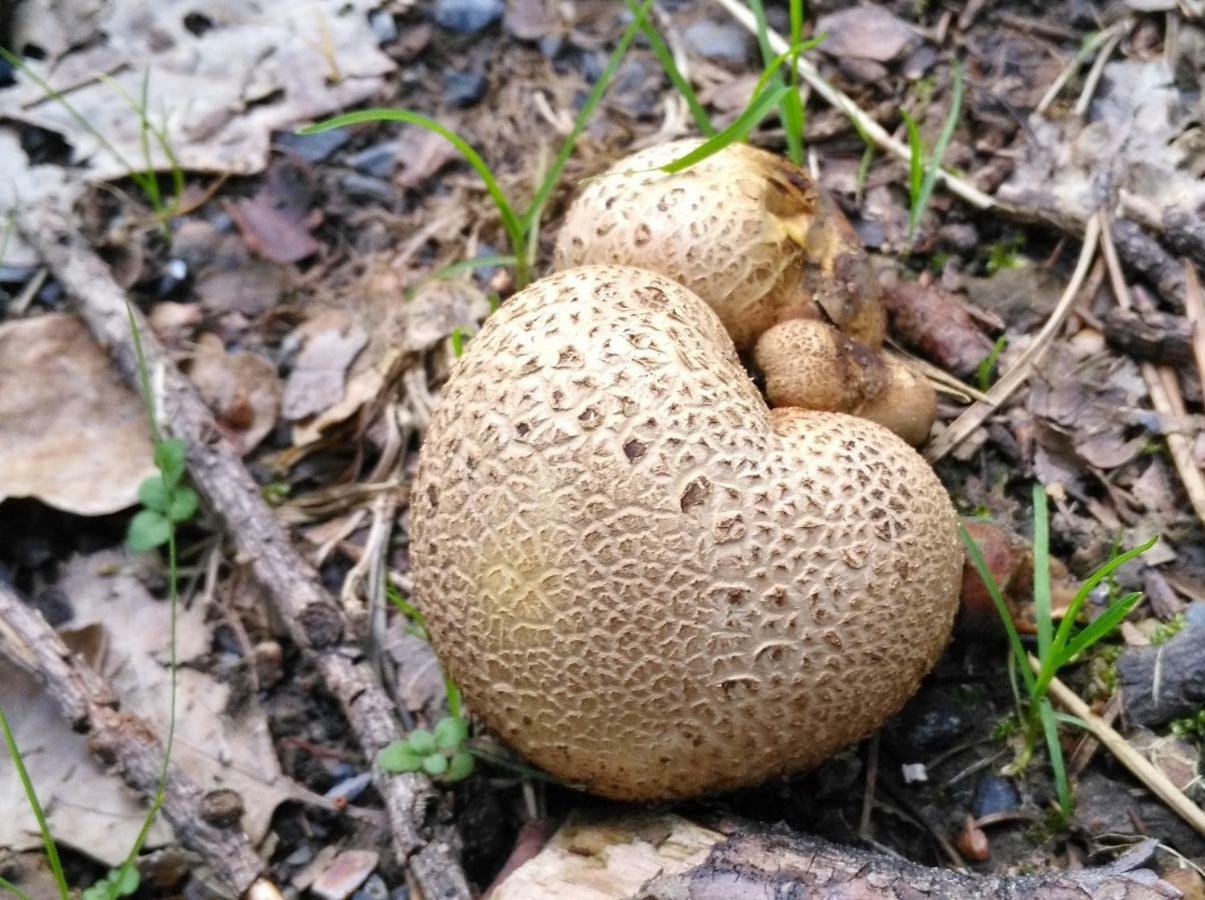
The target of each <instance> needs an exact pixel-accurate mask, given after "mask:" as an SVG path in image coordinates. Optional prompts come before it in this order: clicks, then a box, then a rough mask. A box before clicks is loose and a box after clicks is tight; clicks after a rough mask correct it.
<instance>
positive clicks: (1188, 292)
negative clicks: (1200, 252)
mask: <svg viewBox="0 0 1205 900" xmlns="http://www.w3.org/2000/svg"><path fill="white" fill-rule="evenodd" d="M1184 312H1185V313H1186V314H1187V317H1188V323H1189V325H1190V326H1191V327H1192V355H1193V359H1194V360H1195V361H1196V364H1197V378H1199V379H1200V381H1201V396H1202V397H1205V300H1202V299H1201V280H1200V279H1199V278H1198V277H1197V270H1196V268H1195V267H1194V266H1193V264H1192V263H1191V262H1189V261H1188V260H1187V259H1186V260H1184Z"/></svg>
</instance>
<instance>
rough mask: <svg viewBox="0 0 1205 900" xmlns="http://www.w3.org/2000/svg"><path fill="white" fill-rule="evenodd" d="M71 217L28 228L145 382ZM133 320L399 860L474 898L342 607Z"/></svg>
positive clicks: (166, 401)
mask: <svg viewBox="0 0 1205 900" xmlns="http://www.w3.org/2000/svg"><path fill="white" fill-rule="evenodd" d="M71 222H72V219H71V217H70V215H69V214H68V213H67V212H65V211H63V210H60V209H56V208H54V207H53V206H51V205H50V204H45V205H39V206H36V207H31V208H29V209H24V210H21V211H20V213H19V214H18V227H19V228H20V230H21V232H22V233H23V234H24V235H25V237H26V239H27V240H28V241H29V243H30V244H31V245H33V246H34V247H35V248H36V249H37V250H38V252H39V253H40V254H41V255H42V257H43V259H44V261H45V262H46V264H47V265H48V266H49V268H50V269H51V271H52V272H54V274H55V277H56V278H58V280H59V282H60V283H61V284H62V285H63V287H64V288H65V289H66V290H67V292H68V293H69V294H71V295H73V296H74V298H75V300H76V303H77V305H78V308H79V311H80V313H81V314H82V316H83V318H84V319H85V321H86V322H87V324H88V326H89V328H90V329H91V330H92V332H93V334H94V335H95V336H96V338H97V340H98V341H99V342H100V343H101V344H102V345H103V346H105V347H107V348H108V349H109V352H110V354H111V355H112V356H113V358H114V360H115V362H116V363H117V365H118V368H119V369H120V370H121V372H122V373H123V375H124V376H125V377H126V379H127V381H128V382H129V383H130V384H131V385H133V386H135V387H137V385H138V383H139V379H138V376H137V362H136V358H135V354H134V347H133V343H132V341H131V338H130V326H129V320H128V317H127V301H126V297H125V294H124V292H123V291H122V290H121V288H119V287H118V286H117V284H116V283H114V281H113V279H112V277H111V276H110V274H109V271H108V269H107V268H106V266H105V264H104V262H103V261H102V260H101V259H100V257H98V256H97V255H96V253H95V252H93V250H92V248H91V247H90V246H88V244H87V242H86V241H84V239H83V238H82V237H81V236H80V234H79V233H78V231H76V229H75V227H74V226H73V225H72V224H71ZM135 317H136V320H137V324H138V327H139V330H140V331H141V333H142V344H143V349H144V352H145V356H146V360H147V364H148V366H149V368H150V371H151V373H152V384H154V385H156V394H157V395H159V396H160V397H161V403H160V408H161V416H162V425H163V427H164V429H165V430H166V431H167V432H168V433H169V434H171V435H172V436H174V437H177V438H179V439H181V440H182V441H183V442H184V444H185V446H186V448H187V460H188V469H189V473H190V474H191V476H192V479H193V482H194V483H195V485H196V486H197V488H198V489H199V490H200V492H201V493H202V494H203V495H204V496H205V498H206V500H207V501H208V503H209V506H210V508H211V509H212V510H213V511H214V512H215V513H216V514H217V516H218V517H219V518H220V519H221V520H222V522H223V523H224V524H225V525H226V528H227V531H228V533H229V536H230V538H231V539H232V541H233V542H234V544H235V546H236V547H237V548H238V551H239V556H240V558H241V559H243V560H246V564H247V565H248V566H249V568H250V570H251V572H252V574H253V575H254V577H255V578H256V580H257V581H258V582H259V584H260V585H261V586H262V587H263V589H264V593H265V595H266V598H267V600H268V601H269V602H270V603H271V604H272V606H273V607H274V609H275V612H276V614H277V615H278V617H279V618H280V620H281V621H282V622H283V623H285V625H286V627H287V629H288V631H289V635H290V637H291V638H292V640H293V641H294V643H295V644H296V645H297V646H298V648H299V649H300V650H301V651H302V652H303V653H304V654H305V655H306V656H307V657H309V658H310V660H312V662H313V664H314V666H315V668H316V670H317V671H318V673H319V675H320V677H321V678H322V682H323V685H324V686H325V688H326V689H327V690H328V691H329V692H330V693H331V695H332V696H333V697H335V698H336V699H337V700H338V702H339V706H340V708H341V710H342V711H343V714H344V716H346V718H347V721H348V725H349V726H350V728H351V731H352V733H353V734H354V735H355V736H356V738H357V740H358V741H359V744H360V747H361V749H362V750H363V752H364V755H365V756H366V757H367V758H368V759H369V760H372V761H373V762H372V767H373V782H374V784H375V785H376V788H377V790H378V792H379V793H380V795H381V797H382V799H383V801H384V804H385V809H386V813H387V814H388V817H389V824H390V827H391V831H392V836H393V845H394V848H395V850H396V851H397V854H398V857H399V859H400V860H402V861H405V863H406V864H407V865H408V867H409V870H410V872H411V874H412V875H413V876H414V878H415V880H416V881H417V883H418V884H419V886H420V887H421V888H422V891H423V895H424V896H426V897H429V898H440V900H468V898H469V897H470V892H469V887H468V882H467V880H466V878H465V876H464V872H463V870H462V868H461V866H460V861H459V859H458V858H457V850H456V844H457V843H458V839H457V838H456V836H455V830H454V829H453V828H452V827H451V826H449V825H448V824H446V823H447V822H448V821H449V817H448V816H447V814H446V811H444V809H443V807H442V804H441V803H440V802H439V796H438V795H437V794H436V792H435V791H434V789H433V787H432V785H431V782H430V781H429V780H428V779H427V778H426V777H425V776H422V775H417V774H400V775H395V774H391V773H388V772H385V771H384V770H382V769H381V768H380V767H379V766H378V765H377V764H376V762H375V760H376V756H377V752H378V751H379V750H380V749H381V748H382V747H384V746H385V745H386V744H389V743H390V742H392V741H394V740H397V739H399V738H401V737H402V733H401V729H400V727H399V725H398V722H397V719H396V717H395V711H394V708H393V704H392V702H391V701H390V699H389V696H388V695H387V694H386V692H385V691H384V689H383V688H382V687H381V684H380V683H379V681H378V680H377V679H376V677H375V675H374V673H373V672H372V671H371V669H370V668H369V666H368V665H367V663H366V662H365V660H364V657H363V653H362V649H361V647H360V645H359V642H358V641H357V639H356V636H355V635H354V633H353V631H352V629H351V627H350V625H349V623H348V622H347V620H346V618H345V617H344V616H343V614H342V610H341V609H340V607H339V604H338V603H337V602H336V601H335V600H334V599H333V598H332V597H331V596H330V595H329V594H328V593H327V591H326V589H325V588H324V587H323V586H322V583H321V581H320V580H319V578H318V574H317V572H315V571H314V569H313V568H312V567H311V566H310V565H309V564H308V563H307V562H306V561H305V559H304V558H303V557H302V556H301V555H300V554H299V553H298V552H297V549H296V548H295V547H294V546H293V544H292V542H291V541H290V538H289V535H288V534H287V532H286V531H285V530H284V528H283V527H282V526H281V524H280V523H279V522H278V521H277V520H276V518H275V517H274V516H273V513H272V510H271V509H270V508H269V506H268V504H267V503H266V502H265V501H264V499H263V497H262V495H261V494H260V491H259V487H258V485H257V484H256V483H255V482H254V480H252V478H251V476H250V474H248V472H247V469H246V468H245V467H244V465H243V462H242V460H241V459H240V458H239V455H238V453H237V452H236V451H235V450H234V449H233V448H232V447H231V446H230V444H229V443H228V442H227V441H226V440H225V439H224V438H222V437H221V433H220V432H219V431H218V428H217V425H216V423H215V422H214V419H213V415H212V413H211V412H210V411H209V409H208V408H207V407H206V406H205V403H204V401H202V400H201V398H200V397H199V396H198V395H197V392H196V389H195V388H194V387H193V385H192V383H191V382H190V381H189V380H188V378H187V377H185V376H184V375H183V374H182V373H181V372H180V370H179V369H178V368H177V367H176V365H175V363H174V362H173V361H172V360H171V358H170V356H169V355H168V354H167V351H166V350H165V349H164V348H163V346H162V345H161V344H160V343H159V341H158V339H157V338H156V337H155V335H154V333H153V332H152V331H151V329H150V328H149V327H148V326H147V324H146V321H145V319H143V318H142V316H141V315H140V314H135Z"/></svg>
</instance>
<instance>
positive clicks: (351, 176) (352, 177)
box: [339, 172, 394, 206]
mask: <svg viewBox="0 0 1205 900" xmlns="http://www.w3.org/2000/svg"><path fill="white" fill-rule="evenodd" d="M339 186H340V187H341V188H342V189H343V192H344V193H345V194H347V195H348V196H349V197H354V198H359V199H367V200H375V201H376V202H377V203H380V204H382V205H383V206H388V205H389V204H391V203H393V201H394V195H393V187H392V186H391V185H390V184H389V182H387V181H385V180H384V179H383V178H369V177H368V176H367V175H357V174H356V173H355V172H349V173H348V174H347V175H344V176H343V177H342V178H340V179H339Z"/></svg>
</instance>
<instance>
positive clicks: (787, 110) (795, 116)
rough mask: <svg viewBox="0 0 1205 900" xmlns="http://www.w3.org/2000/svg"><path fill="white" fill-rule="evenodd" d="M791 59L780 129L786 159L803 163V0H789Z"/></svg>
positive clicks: (798, 163) (799, 164) (781, 111)
mask: <svg viewBox="0 0 1205 900" xmlns="http://www.w3.org/2000/svg"><path fill="white" fill-rule="evenodd" d="M790 15H791V40H790V45H791V49H792V52H791V59H790V62H791V64H790V66H789V67H788V69H789V71H788V78H787V82H788V84H790V86H791V90H790V91H788V92H787V94H786V95H785V96H784V97H783V98H782V108H781V110H780V115H781V116H782V130H783V134H784V135H785V136H786V142H787V159H789V160H790V161H791V162H793V163H795V165H797V166H802V165H803V100H802V98H801V97H800V96H799V53H800V50H799V45H800V43H801V42H802V40H803V0H791V2H790Z"/></svg>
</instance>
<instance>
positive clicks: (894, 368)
mask: <svg viewBox="0 0 1205 900" xmlns="http://www.w3.org/2000/svg"><path fill="white" fill-rule="evenodd" d="M882 361H883V365H884V366H885V367H886V369H887V373H888V380H887V384H886V386H885V387H884V388H883V390H881V391H880V392H879V393H878V394H876V395H874V396H873V397H870V398H869V399H868V400H867V401H866V402H865V403H863V404H862V405H861V406H860V407H858V408H857V409H856V410H854V414H855V415H859V416H861V417H862V418H864V419H870V421H872V422H878V423H879V424H880V425H882V426H883V427H884V428H889V429H891V430H892V431H894V432H895V433H896V434H898V435H899V436H900V437H902V438H903V439H904V440H905V441H907V442H908V443H909V444H911V445H912V446H913V447H919V446H920V445H921V444H923V443H924V442H925V441H927V440H928V439H929V432H930V431H931V430H932V429H933V421H934V419H936V418H937V392H936V391H935V390H933V385H931V384H930V383H929V381H928V379H926V378H925V377H924V376H923V375H921V374H920V373H918V372H917V371H916V370H915V369H913V368H912V367H911V366H910V365H908V363H907V362H906V361H905V360H904V359H902V358H901V357H899V356H897V355H895V354H894V353H886V352H884V353H883V354H882Z"/></svg>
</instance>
